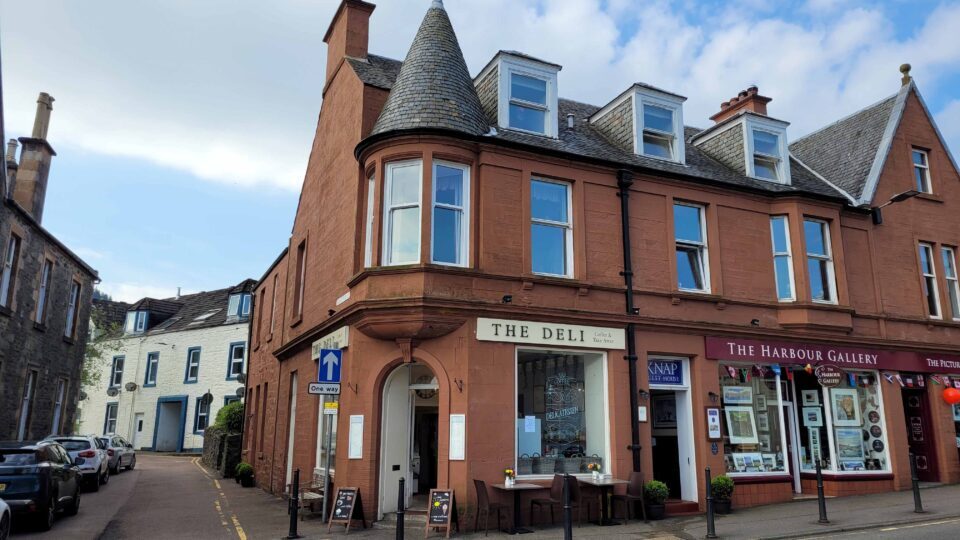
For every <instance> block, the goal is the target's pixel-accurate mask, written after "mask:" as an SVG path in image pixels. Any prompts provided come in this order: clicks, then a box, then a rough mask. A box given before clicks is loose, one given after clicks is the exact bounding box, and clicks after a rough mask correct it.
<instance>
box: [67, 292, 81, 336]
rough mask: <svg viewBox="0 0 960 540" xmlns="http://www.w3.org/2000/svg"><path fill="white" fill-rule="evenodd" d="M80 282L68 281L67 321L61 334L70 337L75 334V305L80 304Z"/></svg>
mask: <svg viewBox="0 0 960 540" xmlns="http://www.w3.org/2000/svg"><path fill="white" fill-rule="evenodd" d="M80 287H81V285H80V283H79V282H77V281H76V280H73V281H71V282H70V299H69V300H68V301H67V321H66V323H67V324H66V326H64V328H63V336H64V337H68V338H72V337H73V336H74V334H76V331H77V329H76V323H77V320H76V319H77V307H78V306H79V304H80Z"/></svg>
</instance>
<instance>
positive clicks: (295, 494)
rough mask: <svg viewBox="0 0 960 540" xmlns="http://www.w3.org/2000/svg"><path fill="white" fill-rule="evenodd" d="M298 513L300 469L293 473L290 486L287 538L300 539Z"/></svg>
mask: <svg viewBox="0 0 960 540" xmlns="http://www.w3.org/2000/svg"><path fill="white" fill-rule="evenodd" d="M299 511H300V469H297V470H295V471H293V483H292V484H290V511H289V512H288V513H289V514H290V530H289V531H287V538H300V535H299V534H297V519H298V515H297V514H298V513H299Z"/></svg>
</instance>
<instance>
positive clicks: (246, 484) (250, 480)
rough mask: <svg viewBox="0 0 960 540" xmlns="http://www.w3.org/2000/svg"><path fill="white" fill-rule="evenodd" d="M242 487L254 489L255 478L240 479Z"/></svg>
mask: <svg viewBox="0 0 960 540" xmlns="http://www.w3.org/2000/svg"><path fill="white" fill-rule="evenodd" d="M240 485H241V486H243V487H253V477H252V476H244V477H243V478H241V479H240Z"/></svg>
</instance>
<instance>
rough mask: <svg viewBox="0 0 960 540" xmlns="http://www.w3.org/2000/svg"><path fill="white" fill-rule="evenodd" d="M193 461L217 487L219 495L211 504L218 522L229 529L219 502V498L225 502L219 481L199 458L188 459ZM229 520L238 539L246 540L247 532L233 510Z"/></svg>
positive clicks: (224, 495) (225, 496) (225, 498)
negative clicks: (218, 516) (204, 466)
mask: <svg viewBox="0 0 960 540" xmlns="http://www.w3.org/2000/svg"><path fill="white" fill-rule="evenodd" d="M190 461H192V462H193V464H194V466H196V468H197V469H198V470H199V471H200V473H201V474H203V475H204V476H206V477H207V478H208V479H210V480H212V481H213V487H215V488H216V489H217V493H218V494H219V497H218V498H217V499H214V501H213V506H214V507H215V508H216V509H217V513H218V514H219V515H220V523H221V524H222V525H223V526H224V527H225V528H227V530H230V527H229V525H230V523H228V522H227V516H226V515H225V514H224V512H223V505H222V504H220V499H223V502H227V495H226V494H225V493H224V492H223V488H222V487H221V486H220V481H219V480H217V479H216V478H214V477H213V476H211V475H210V473H208V472H207V470H206V469H204V468H203V466H202V465H200V458H193V459H192V460H190ZM230 522H232V524H233V530H234V531H235V532H236V533H237V537H238V538H239V539H240V540H247V533H245V532H243V527H241V526H240V520H238V519H237V515H236V514H234V513H233V512H230Z"/></svg>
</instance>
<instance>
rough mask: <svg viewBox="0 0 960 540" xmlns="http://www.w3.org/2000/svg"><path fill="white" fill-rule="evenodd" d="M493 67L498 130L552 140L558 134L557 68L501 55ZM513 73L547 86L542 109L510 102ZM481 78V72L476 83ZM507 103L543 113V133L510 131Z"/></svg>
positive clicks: (538, 105) (523, 103) (483, 73)
mask: <svg viewBox="0 0 960 540" xmlns="http://www.w3.org/2000/svg"><path fill="white" fill-rule="evenodd" d="M496 65H497V67H498V74H499V77H500V80H499V92H498V97H499V99H498V104H497V116H498V120H499V121H498V124H500V127H502V128H504V129H510V130H513V131H519V132H522V133H530V134H533V135H540V136H541V137H543V136H546V137H552V138H554V139H556V138H557V132H558V130H557V128H558V126H557V114H558V113H557V111H558V110H559V109H558V107H559V99H558V97H557V72H558V71H559V67H557V66H549V65H547V64H544V63H541V62H536V61H532V60H529V59H526V58H519V57H516V56H511V55H504V54H501V57H500V61H499V62H498V63H497V64H496ZM515 73H516V74H519V75H524V76H527V77H532V78H534V79H540V80H542V81H545V82H546V83H547V94H546V101H547V103H546V106H543V105H540V104H539V103H530V102H529V101H524V100H520V99H517V100H514V99H513V98H512V96H511V92H512V84H511V81H512V77H513V74H515ZM485 75H486V72H481V73H480V75H479V76H478V77H477V79H478V80H480V79H482V78H483V77H484V76H485ZM511 103H513V104H516V105H519V106H521V107H526V108H530V109H537V110H542V111H545V113H546V114H545V118H544V122H543V133H540V132H537V131H530V130H526V129H521V128H516V127H511V126H510V104H511Z"/></svg>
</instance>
